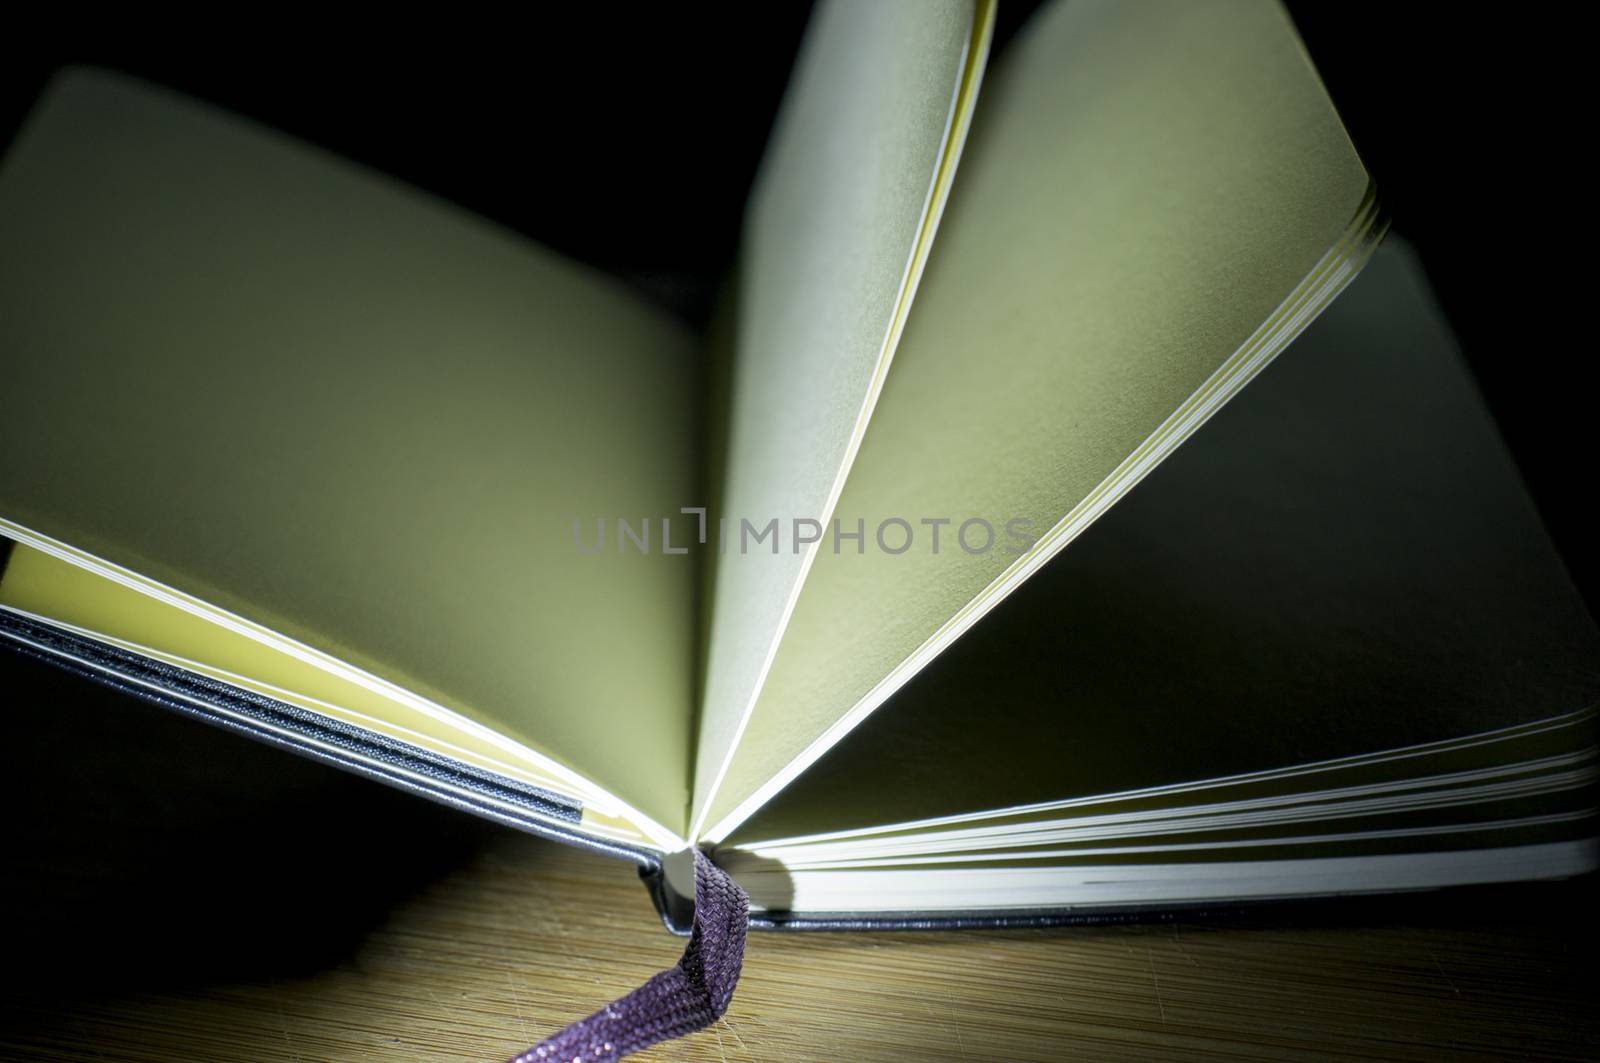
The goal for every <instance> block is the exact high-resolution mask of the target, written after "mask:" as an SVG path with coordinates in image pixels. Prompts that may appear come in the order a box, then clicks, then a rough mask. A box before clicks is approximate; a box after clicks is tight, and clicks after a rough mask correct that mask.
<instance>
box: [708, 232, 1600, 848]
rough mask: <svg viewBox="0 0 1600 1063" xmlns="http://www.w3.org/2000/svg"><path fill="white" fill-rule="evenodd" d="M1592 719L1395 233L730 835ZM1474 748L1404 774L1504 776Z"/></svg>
mask: <svg viewBox="0 0 1600 1063" xmlns="http://www.w3.org/2000/svg"><path fill="white" fill-rule="evenodd" d="M1597 705H1600V632H1597V631H1596V628H1595V624H1594V621H1593V619H1592V618H1591V617H1590V616H1589V615H1588V613H1587V611H1586V610H1585V608H1584V603H1583V600H1582V598H1581V597H1580V596H1579V594H1578V592H1577V590H1576V589H1575V588H1574V587H1573V585H1572V581H1571V579H1570V578H1569V576H1568V575H1567V572H1566V569H1565V567H1564V565H1563V564H1562V561H1561V558H1560V556H1559V555H1558V554H1557V553H1556V551H1555V548H1554V546H1553V545H1552V543H1551V541H1550V538H1549V535H1548V534H1547V533H1546V532H1545V530H1544V528H1543V527H1542V526H1541V523H1540V519H1539V513H1538V511H1537V510H1536V509H1535V507H1534V505H1533V502H1532V500H1531V499H1530V498H1529V497H1528V495H1527V492H1526V490H1525V489H1524V487H1523V485H1522V483H1521V480H1520V477H1519V475H1518V472H1517V469H1516V466H1515V465H1514V464H1513V461H1512V459H1511V456H1510V454H1509V453H1508V452H1507V451H1506V448H1505V444H1504V443H1503V442H1502V441H1501V440H1500V438H1499V435H1498V433H1497V432H1496V429H1495V425H1494V422H1493V420H1492V418H1491V416H1490V414H1489V411H1488V409H1487V407H1486V406H1485V405H1484V402H1483V399H1482V398H1481V396H1479V395H1478V394H1477V389H1476V387H1475V385H1474V383H1473V380H1472V377H1471V374H1470V372H1469V371H1468V369H1467V366H1466V363H1465V361H1464V360H1463V359H1462V357H1461V354H1460V352H1459V349H1458V348H1457V344H1456V341H1455V338H1454V337H1453V336H1452V335H1451V334H1450V330H1449V327H1448V325H1447V323H1446V322H1445V320H1444V318H1443V316H1442V315H1441V314H1440V312H1439V310H1438V308H1437V306H1436V305H1435V303H1434V301H1433V298H1432V295H1431V293H1430V292H1429V291H1428V289H1427V281H1426V278H1425V277H1424V276H1423V274H1422V270H1421V266H1420V264H1419V263H1418V261H1417V259H1416V256H1415V253H1414V252H1412V251H1411V249H1410V248H1409V247H1407V246H1406V245H1405V244H1404V243H1401V242H1398V241H1396V240H1394V239H1393V238H1392V237H1391V238H1390V239H1389V240H1388V241H1387V242H1386V243H1385V245H1384V246H1383V247H1382V248H1381V249H1380V250H1379V251H1378V253H1377V254H1376V255H1375V256H1374V257H1373V260H1372V263H1371V265H1369V266H1368V267H1367V269H1366V270H1365V271H1364V272H1363V273H1362V274H1361V276H1360V277H1358V278H1357V279H1356V280H1355V281H1354V282H1353V283H1352V284H1351V286H1350V288H1349V289H1348V290H1347V291H1346V292H1345V293H1344V295H1342V296H1340V298H1339V299H1338V300H1337V301H1336V302H1335V303H1334V304H1333V306H1331V307H1329V308H1328V310H1327V312H1326V313H1325V314H1323V315H1322V317H1320V318H1318V319H1317V320H1316V321H1315V322H1314V323H1313V324H1312V325H1311V326H1310V327H1309V328H1308V329H1307V330H1306V332H1305V333H1304V334H1303V335H1302V336H1301V337H1300V338H1299V339H1298V340H1296V341H1295V343H1294V345H1293V346H1292V347H1291V348H1290V349H1289V350H1288V351H1287V352H1285V354H1284V355H1283V357H1282V358H1280V359H1279V360H1278V361H1277V362H1275V363H1274V364H1273V365H1272V366H1270V367H1269V368H1268V369H1267V370H1266V371H1265V372H1264V373H1263V374H1262V375H1261V377H1260V379H1259V380H1257V381H1256V382H1255V383H1253V384H1251V385H1250V387H1249V388H1247V389H1246V390H1245V392H1244V393H1243V394H1242V395H1240V396H1239V397H1238V399H1236V400H1235V401H1234V402H1232V403H1230V404H1229V405H1228V407H1227V408H1226V409H1224V410H1222V411H1221V412H1220V413H1218V414H1217V416H1216V417H1215V418H1214V419H1213V420H1212V421H1211V422H1210V423H1208V424H1207V425H1206V426H1205V427H1204V428H1202V429H1201V430H1200V431H1199V432H1198V433H1197V434H1196V435H1195V438H1194V439H1192V440H1191V441H1190V442H1189V443H1188V444H1186V445H1185V446H1184V447H1183V448H1181V449H1180V450H1179V451H1178V452H1177V453H1176V454H1174V455H1173V456H1172V457H1171V458H1170V459H1168V460H1167V461H1166V462H1165V463H1164V464H1163V465H1162V466H1161V468H1159V469H1157V470H1156V471H1155V472H1153V473H1152V474H1151V475H1150V476H1149V478H1148V479H1146V480H1145V481H1144V482H1143V483H1141V484H1140V485H1139V486H1138V487H1136V488H1134V489H1133V491H1132V492H1130V493H1129V495H1128V497H1127V498H1126V499H1124V500H1123V501H1122V502H1121V503H1120V504H1118V505H1117V507H1116V508H1115V509H1113V510H1112V511H1111V512H1110V513H1108V514H1106V516H1105V517H1104V518H1102V519H1101V520H1100V521H1099V522H1097V523H1096V524H1095V526H1094V527H1093V528H1091V529H1090V530H1089V531H1088V532H1086V533H1085V534H1084V535H1083V537H1082V538H1081V539H1079V540H1078V541H1077V542H1076V543H1074V544H1073V545H1072V547H1071V548H1070V549H1068V550H1066V551H1064V552H1063V553H1062V554H1061V556H1059V557H1057V558H1056V559H1055V560H1053V561H1051V562H1050V564H1049V565H1047V566H1045V568H1044V570H1043V571H1042V572H1040V573H1039V574H1038V575H1037V576H1035V577H1034V578H1033V579H1031V580H1029V581H1028V583H1027V584H1026V585H1025V586H1023V587H1021V588H1020V589H1018V591H1017V592H1016V593H1015V594H1013V595H1012V596H1011V597H1010V598H1008V599H1007V600H1006V601H1005V602H1004V603H1002V604H1001V605H1000V606H999V607H997V608H996V609H995V610H994V612H993V613H991V614H990V615H989V616H987V617H985V618H984V619H983V620H982V621H980V622H979V623H978V624H977V625H975V626H974V628H973V629H972V630H971V631H970V632H968V633H967V635H966V636H965V637H964V638H962V639H961V640H960V641H959V642H958V643H957V644H956V645H955V646H953V647H951V649H950V651H949V652H948V653H946V654H944V655H942V656H941V657H940V658H939V659H938V660H937V661H934V662H933V663H932V664H931V665H929V666H928V668H927V669H925V670H924V671H923V672H922V673H920V674H919V675H918V676H917V677H916V678H914V679H912V680H911V681H910V682H909V683H907V684H906V685H905V687H903V688H902V689H901V690H900V691H899V692H898V693H897V694H896V695H895V696H894V698H893V699H891V700H890V701H889V702H888V703H887V704H886V705H885V706H884V707H883V708H882V709H881V710H880V711H879V712H877V713H875V714H874V715H873V716H872V717H871V718H869V719H868V720H867V721H866V722H865V723H864V724H862V726H861V727H860V728H859V729H858V730H857V731H856V732H855V733H853V734H852V735H851V736H850V737H849V739H848V740H847V741H845V742H843V743H841V744H840V745H839V746H837V747H836V748H835V749H833V750H831V751H830V752H829V753H828V754H827V756H825V757H823V758H822V759H821V760H819V761H818V762H817V763H816V764H815V765H814V766H813V767H812V768H811V769H810V770H809V771H807V772H806V773H805V774H804V775H802V776H801V777H800V778H799V779H798V780H796V782H795V783H794V785H793V786H791V787H790V788H789V789H787V790H786V791H784V792H783V793H782V794H780V795H779V796H778V797H777V798H776V799H775V800H773V801H772V802H771V803H770V804H769V805H767V806H766V807H764V808H763V809H762V810H761V811H760V812H759V813H757V815H756V816H755V817H753V818H752V819H750V820H749V821H748V822H746V824H745V825H744V826H743V827H742V828H741V829H740V831H739V832H738V834H736V835H735V836H734V837H733V838H732V839H730V842H731V843H732V844H735V845H737V844H740V843H741V842H744V841H748V842H759V841H761V840H762V839H770V838H786V837H792V836H796V835H811V834H816V833H820V832H834V831H851V830H862V831H865V830H868V829H877V828H885V827H888V826H889V825H891V824H903V823H910V822H916V821H927V820H932V819H949V818H952V817H957V818H962V819H963V820H971V821H975V820H977V819H978V817H980V816H982V817H986V818H988V819H992V818H993V817H994V814H995V813H996V811H997V810H1004V809H1022V808H1030V807H1031V808H1032V809H1033V811H1032V812H1031V813H1030V814H1029V815H1027V816H1024V815H1023V814H1021V813H1019V814H1018V815H1017V817H1015V818H1017V819H1023V818H1036V819H1043V818H1050V817H1059V816H1061V815H1063V814H1065V813H1064V812H1062V811H1061V810H1060V809H1057V808H1053V807H1051V806H1057V805H1062V804H1067V803H1071V802H1073V801H1087V800H1091V799H1094V798H1096V797H1097V795H1106V794H1116V793H1126V792H1131V791H1140V790H1151V789H1160V788H1168V787H1174V786H1179V785H1183V784H1188V783H1192V782H1194V781H1195V780H1200V779H1210V778H1216V777H1219V776H1231V775H1239V774H1245V773H1259V772H1270V771H1276V770H1278V769H1284V768H1289V767H1292V766H1294V765H1300V764H1305V763H1309V762H1314V761H1321V760H1327V759H1332V758H1341V757H1355V756H1366V755H1370V754H1378V753H1381V752H1383V751H1387V750H1393V749H1398V748H1401V747H1411V746H1415V745H1418V744H1420V743H1431V742H1441V741H1445V740H1450V739H1457V738H1460V737H1462V736H1465V735H1472V734H1479V733H1483V732H1488V731H1493V730H1496V729H1501V728H1508V727H1518V726H1524V725H1529V724H1533V723H1534V722H1536V721H1540V720H1545V719H1548V718H1550V717H1554V716H1557V715H1559V714H1564V713H1574V712H1579V713H1581V712H1582V711H1583V710H1585V709H1592V708H1593V707H1595V706H1597ZM1559 734H1560V735H1561V736H1564V737H1563V738H1562V742H1563V743H1564V745H1563V744H1558V745H1555V746H1552V747H1549V748H1543V747H1541V748H1540V749H1538V750H1536V751H1535V752H1527V753H1523V754H1520V756H1522V757H1525V758H1526V757H1532V756H1536V755H1550V754H1552V753H1555V752H1568V751H1571V750H1579V749H1583V748H1586V747H1589V748H1592V746H1593V744H1594V740H1595V731H1594V724H1593V719H1592V715H1591V717H1590V718H1588V719H1587V720H1586V721H1584V722H1583V723H1582V725H1581V726H1573V727H1570V728H1566V729H1563V730H1561V731H1560V732H1559ZM1482 748H1484V749H1486V748H1488V747H1482ZM1480 751H1481V750H1480ZM1464 756H1465V754H1463V753H1457V754H1455V755H1453V756H1452V758H1450V759H1449V760H1444V759H1441V760H1440V763H1438V764H1437V765H1435V766H1432V767H1429V766H1428V765H1427V764H1426V758H1420V757H1415V756H1413V757H1411V758H1408V760H1407V762H1406V763H1405V764H1403V765H1400V766H1397V767H1396V768H1395V769H1394V771H1395V772H1396V773H1402V772H1409V773H1413V774H1420V773H1423V772H1425V771H1434V772H1444V771H1447V770H1460V769H1461V768H1462V767H1463V766H1467V767H1473V768H1483V767H1489V766H1494V765H1495V764H1496V763H1500V762H1502V761H1501V758H1503V757H1504V758H1507V759H1509V754H1501V753H1495V754H1494V759H1491V760H1488V761H1486V762H1483V763H1475V762H1472V761H1470V760H1464V759H1462V758H1463V757H1464ZM1397 777H1400V776H1398V775H1397ZM1291 785H1292V784H1291V783H1289V782H1285V781H1278V782H1274V783H1272V784H1271V786H1270V788H1269V790H1270V791H1275V792H1282V791H1283V790H1285V789H1287V788H1288V787H1289V786H1291Z"/></svg>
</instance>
